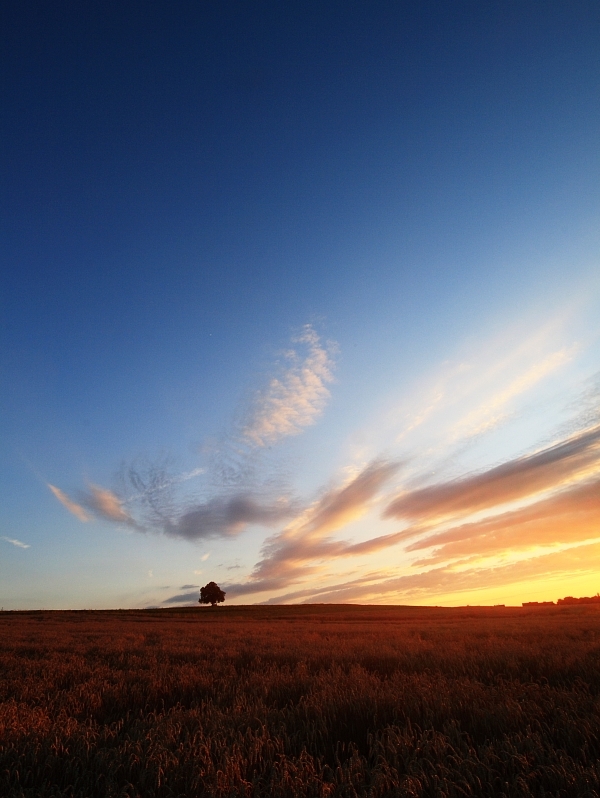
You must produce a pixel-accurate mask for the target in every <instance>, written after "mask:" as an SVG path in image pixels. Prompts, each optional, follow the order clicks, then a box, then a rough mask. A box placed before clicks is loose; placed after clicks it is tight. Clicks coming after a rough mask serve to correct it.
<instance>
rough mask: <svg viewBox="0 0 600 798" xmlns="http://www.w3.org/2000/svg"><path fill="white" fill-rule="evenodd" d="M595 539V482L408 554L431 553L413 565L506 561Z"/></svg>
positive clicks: (446, 534) (428, 541) (598, 501)
mask: <svg viewBox="0 0 600 798" xmlns="http://www.w3.org/2000/svg"><path fill="white" fill-rule="evenodd" d="M595 537H600V480H598V479H597V480H594V481H591V482H587V483H584V484H583V485H578V486H577V487H572V488H570V489H567V490H564V491H562V492H560V493H558V494H557V495H554V496H551V497H549V498H547V499H544V500H542V501H539V502H535V503H534V504H531V505H528V506H526V507H522V508H519V509H517V510H513V511H512V512H507V513H501V514H499V515H495V516H493V517H492V518H487V519H485V520H482V521H479V522H476V523H470V524H462V525H461V526H458V527H452V528H451V529H447V530H445V531H443V532H438V533H436V534H434V535H429V536H427V537H424V538H421V539H420V540H418V541H416V542H414V543H413V544H412V545H410V546H408V548H407V551H419V550H422V549H429V548H432V547H433V548H434V552H433V553H432V554H431V555H429V556H428V557H427V558H426V559H425V560H422V561H419V562H418V563H416V565H426V564H431V563H439V562H448V561H449V560H453V559H456V558H475V559H478V558H482V557H485V556H489V555H508V554H514V553H515V552H519V551H521V550H528V549H533V548H534V547H539V546H550V545H557V544H566V543H573V542H581V541H585V540H589V539H590V538H595Z"/></svg>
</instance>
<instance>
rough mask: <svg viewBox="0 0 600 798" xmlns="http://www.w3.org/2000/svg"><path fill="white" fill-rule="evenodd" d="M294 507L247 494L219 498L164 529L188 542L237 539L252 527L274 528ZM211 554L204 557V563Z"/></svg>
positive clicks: (194, 507) (166, 525)
mask: <svg viewBox="0 0 600 798" xmlns="http://www.w3.org/2000/svg"><path fill="white" fill-rule="evenodd" d="M292 512H293V508H292V507H291V505H290V503H289V502H288V501H287V499H281V500H280V501H276V502H274V503H273V504H270V505H263V504H260V503H259V502H257V501H256V500H255V499H254V498H252V497H251V496H248V495H238V496H231V497H228V498H227V497H225V498H223V497H216V498H214V499H210V500H209V501H207V502H205V503H204V504H199V505H196V506H193V507H191V508H190V509H188V510H186V511H185V512H183V513H182V514H181V515H180V516H179V518H177V519H176V520H175V521H171V522H168V523H167V524H165V526H164V531H165V533H166V534H168V535H171V536H172V537H178V538H185V539H186V540H206V539H208V538H216V537H235V536H236V535H238V534H239V533H240V532H242V530H243V529H245V527H246V526H248V525H249V524H258V525H260V526H273V525H274V524H277V523H279V522H280V521H282V520H284V519H285V518H289V516H290V515H291V514H292ZM209 556H210V555H209V554H205V555H203V557H202V558H201V559H202V560H203V561H205V560H207V559H208V557H209Z"/></svg>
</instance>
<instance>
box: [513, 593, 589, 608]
mask: <svg viewBox="0 0 600 798" xmlns="http://www.w3.org/2000/svg"><path fill="white" fill-rule="evenodd" d="M556 603H557V604H600V593H596V595H595V596H582V597H581V598H574V597H573V596H565V597H564V598H562V599H558V601H557V602H556ZM523 606H524V607H548V606H551V607H554V606H555V605H554V602H553V601H524V602H523Z"/></svg>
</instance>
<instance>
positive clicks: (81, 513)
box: [48, 483, 90, 522]
mask: <svg viewBox="0 0 600 798" xmlns="http://www.w3.org/2000/svg"><path fill="white" fill-rule="evenodd" d="M48 487H49V488H50V490H51V491H52V493H53V494H54V495H55V496H56V498H57V499H58V501H59V502H60V503H61V504H62V505H63V507H66V508H67V510H68V511H69V512H70V513H73V515H74V516H75V517H76V518H79V520H80V521H83V522H86V521H89V520H90V516H89V514H88V513H87V512H86V511H85V509H84V508H83V507H82V506H81V505H80V504H77V502H74V501H73V500H72V499H70V498H69V497H68V496H67V495H66V493H63V492H62V490H60V488H57V487H56V486H55V485H51V484H50V483H48Z"/></svg>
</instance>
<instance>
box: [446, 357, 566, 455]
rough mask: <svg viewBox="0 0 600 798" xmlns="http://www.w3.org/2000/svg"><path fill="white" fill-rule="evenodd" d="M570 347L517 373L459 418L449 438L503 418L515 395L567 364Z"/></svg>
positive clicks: (489, 427)
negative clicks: (504, 384) (508, 381)
mask: <svg viewBox="0 0 600 798" xmlns="http://www.w3.org/2000/svg"><path fill="white" fill-rule="evenodd" d="M573 350H574V348H571V349H567V347H562V348H561V349H559V350H558V351H556V352H552V353H551V354H549V355H548V356H547V357H545V358H544V359H543V360H541V361H540V362H537V363H534V364H533V365H532V366H530V367H529V368H528V369H526V370H525V371H524V372H522V373H521V374H519V375H518V376H516V377H515V378H514V379H513V380H512V381H511V382H510V383H509V384H508V385H507V386H505V387H503V388H501V389H500V390H499V391H497V392H496V393H494V394H493V395H492V396H491V397H490V398H489V399H487V400H485V401H484V402H483V403H482V404H481V405H479V406H478V407H476V408H475V409H474V410H472V411H470V412H469V413H467V415H466V416H464V417H463V418H462V419H460V421H459V422H457V423H456V424H455V425H454V427H453V428H452V430H451V433H450V437H451V439H452V440H457V439H465V438H471V437H474V436H476V435H481V434H482V433H484V432H488V431H490V430H492V429H494V427H497V426H498V425H499V424H500V423H502V422H503V421H504V420H505V419H506V413H507V411H506V407H507V405H508V404H509V403H510V402H511V401H512V400H513V399H515V398H516V397H517V396H520V395H521V394H523V393H526V392H527V391H529V390H530V389H531V388H533V387H534V386H535V385H537V383H539V382H540V381H541V380H543V379H544V378H545V377H547V376H548V375H549V374H551V373H552V372H553V371H556V370H557V369H558V368H560V367H561V366H563V365H564V364H565V363H568V362H569V360H571V358H572V356H573Z"/></svg>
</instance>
